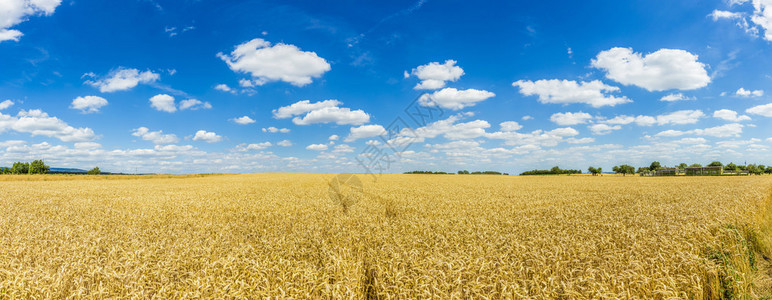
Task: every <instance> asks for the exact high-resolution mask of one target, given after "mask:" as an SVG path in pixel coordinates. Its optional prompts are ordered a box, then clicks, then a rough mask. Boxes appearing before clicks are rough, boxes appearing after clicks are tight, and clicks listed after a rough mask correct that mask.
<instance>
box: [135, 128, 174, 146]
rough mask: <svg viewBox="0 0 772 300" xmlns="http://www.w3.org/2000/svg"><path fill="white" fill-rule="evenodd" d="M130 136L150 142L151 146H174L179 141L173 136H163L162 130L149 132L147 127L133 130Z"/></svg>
mask: <svg viewBox="0 0 772 300" xmlns="http://www.w3.org/2000/svg"><path fill="white" fill-rule="evenodd" d="M131 135H133V136H136V137H139V138H141V139H143V140H146V141H151V142H153V144H159V145H161V144H174V143H177V142H179V141H180V139H179V138H177V136H176V135H174V134H164V132H163V130H159V131H150V129H148V128H147V127H139V128H137V129H134V130H133V131H132V133H131Z"/></svg>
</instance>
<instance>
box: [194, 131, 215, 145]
mask: <svg viewBox="0 0 772 300" xmlns="http://www.w3.org/2000/svg"><path fill="white" fill-rule="evenodd" d="M193 140H194V141H202V142H207V143H217V142H219V141H222V136H220V135H217V134H216V133H214V132H208V131H206V130H199V131H196V134H195V135H194V136H193Z"/></svg>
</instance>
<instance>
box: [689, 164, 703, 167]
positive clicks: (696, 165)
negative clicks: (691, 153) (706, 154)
mask: <svg viewBox="0 0 772 300" xmlns="http://www.w3.org/2000/svg"><path fill="white" fill-rule="evenodd" d="M689 167H690V168H702V165H701V164H692V165H691V166H689Z"/></svg>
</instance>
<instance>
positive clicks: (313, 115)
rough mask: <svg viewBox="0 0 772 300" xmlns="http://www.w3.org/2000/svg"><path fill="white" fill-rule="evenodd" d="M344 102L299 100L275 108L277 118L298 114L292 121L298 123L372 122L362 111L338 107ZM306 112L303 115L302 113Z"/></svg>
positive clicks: (351, 123)
mask: <svg viewBox="0 0 772 300" xmlns="http://www.w3.org/2000/svg"><path fill="white" fill-rule="evenodd" d="M341 104H343V103H342V102H340V101H338V100H325V101H321V102H315V103H311V102H310V101H309V100H303V101H298V102H296V103H293V104H291V105H289V106H283V107H280V108H279V109H275V110H273V115H274V117H275V118H277V119H286V118H290V117H293V116H296V117H294V118H293V119H292V122H293V123H295V124H296V125H311V124H318V123H335V124H338V125H362V124H364V123H367V122H370V115H368V114H367V113H365V112H364V111H362V110H361V109H358V110H351V109H349V108H347V107H338V106H339V105H341ZM303 114H305V115H304V116H303V117H300V115H303Z"/></svg>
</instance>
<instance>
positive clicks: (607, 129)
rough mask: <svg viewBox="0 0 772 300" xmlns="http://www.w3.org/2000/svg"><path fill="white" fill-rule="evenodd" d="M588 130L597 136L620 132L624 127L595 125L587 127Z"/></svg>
mask: <svg viewBox="0 0 772 300" xmlns="http://www.w3.org/2000/svg"><path fill="white" fill-rule="evenodd" d="M587 128H589V129H590V131H592V133H593V134H597V135H606V134H609V133H611V132H612V131H614V130H620V129H622V126H620V125H613V126H612V125H608V124H593V125H590V126H587Z"/></svg>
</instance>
